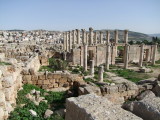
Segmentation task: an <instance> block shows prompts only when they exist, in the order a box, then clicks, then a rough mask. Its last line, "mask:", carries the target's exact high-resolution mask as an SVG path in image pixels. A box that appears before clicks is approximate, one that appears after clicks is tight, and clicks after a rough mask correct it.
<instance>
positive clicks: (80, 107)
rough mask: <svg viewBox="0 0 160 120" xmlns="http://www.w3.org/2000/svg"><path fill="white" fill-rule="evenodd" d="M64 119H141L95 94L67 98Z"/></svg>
mask: <svg viewBox="0 0 160 120" xmlns="http://www.w3.org/2000/svg"><path fill="white" fill-rule="evenodd" d="M65 120H142V119H141V118H139V117H137V116H135V115H134V114H132V113H130V112H127V111H125V110H123V109H122V108H121V107H120V106H119V105H113V104H112V103H111V102H109V101H108V100H107V99H106V98H104V97H100V96H97V95H95V94H88V95H82V96H79V97H77V98H73V97H72V98H68V99H67V103H66V116H65Z"/></svg>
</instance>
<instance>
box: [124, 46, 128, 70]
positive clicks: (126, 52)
mask: <svg viewBox="0 0 160 120" xmlns="http://www.w3.org/2000/svg"><path fill="white" fill-rule="evenodd" d="M128 50H129V45H128V44H125V58H124V69H128Z"/></svg>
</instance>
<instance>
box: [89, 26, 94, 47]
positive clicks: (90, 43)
mask: <svg viewBox="0 0 160 120" xmlns="http://www.w3.org/2000/svg"><path fill="white" fill-rule="evenodd" d="M89 45H93V28H91V27H90V28H89Z"/></svg>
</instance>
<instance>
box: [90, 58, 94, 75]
mask: <svg viewBox="0 0 160 120" xmlns="http://www.w3.org/2000/svg"><path fill="white" fill-rule="evenodd" d="M90 75H92V76H94V60H90Z"/></svg>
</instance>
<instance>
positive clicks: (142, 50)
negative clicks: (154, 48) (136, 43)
mask: <svg viewBox="0 0 160 120" xmlns="http://www.w3.org/2000/svg"><path fill="white" fill-rule="evenodd" d="M143 55H144V44H143V43H142V44H141V48H140V58H139V67H142V65H143Z"/></svg>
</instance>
